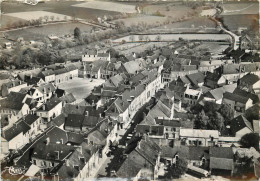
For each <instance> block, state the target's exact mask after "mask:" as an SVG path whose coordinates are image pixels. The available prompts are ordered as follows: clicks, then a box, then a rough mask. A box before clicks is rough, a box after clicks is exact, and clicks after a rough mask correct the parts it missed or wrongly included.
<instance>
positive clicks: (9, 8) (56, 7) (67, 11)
mask: <svg viewBox="0 0 260 181" xmlns="http://www.w3.org/2000/svg"><path fill="white" fill-rule="evenodd" d="M79 3H80V2H77V1H63V2H62V3H60V2H58V3H57V2H55V1H46V2H44V3H38V4H37V5H36V6H31V5H26V4H23V3H11V2H7V1H5V2H2V12H3V13H4V14H7V13H18V12H21V10H22V11H23V12H29V11H47V12H53V13H57V14H62V15H66V16H71V17H75V18H79V19H87V20H94V21H97V17H101V16H104V15H117V14H120V13H119V12H112V11H105V10H98V9H90V8H82V7H75V6H72V5H75V4H79Z"/></svg>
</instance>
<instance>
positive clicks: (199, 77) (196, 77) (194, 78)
mask: <svg viewBox="0 0 260 181" xmlns="http://www.w3.org/2000/svg"><path fill="white" fill-rule="evenodd" d="M186 77H187V78H188V79H189V80H190V81H191V83H192V84H193V85H198V84H199V83H203V82H204V79H205V76H204V75H203V73H201V72H197V73H194V74H189V75H186Z"/></svg>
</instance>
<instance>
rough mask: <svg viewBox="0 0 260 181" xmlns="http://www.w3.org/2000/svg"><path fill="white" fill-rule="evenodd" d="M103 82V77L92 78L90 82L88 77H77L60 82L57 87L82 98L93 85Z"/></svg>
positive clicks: (88, 92) (89, 91)
mask: <svg viewBox="0 0 260 181" xmlns="http://www.w3.org/2000/svg"><path fill="white" fill-rule="evenodd" d="M104 82H105V80H103V79H93V82H90V79H82V78H77V79H73V80H69V81H67V82H64V83H61V84H59V85H58V87H59V88H61V89H64V90H66V91H67V92H69V93H72V94H73V95H74V97H75V98H76V99H83V98H86V97H87V96H88V95H89V94H90V93H91V90H92V89H93V88H94V87H95V86H99V85H100V84H102V83H104Z"/></svg>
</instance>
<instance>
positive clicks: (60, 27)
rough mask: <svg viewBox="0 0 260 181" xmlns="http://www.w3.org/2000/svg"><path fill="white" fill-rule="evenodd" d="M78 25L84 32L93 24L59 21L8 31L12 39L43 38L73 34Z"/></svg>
mask: <svg viewBox="0 0 260 181" xmlns="http://www.w3.org/2000/svg"><path fill="white" fill-rule="evenodd" d="M76 27H79V28H80V30H81V31H82V33H87V32H90V30H91V28H92V27H91V26H89V25H85V24H81V23H59V24H49V25H44V26H41V27H33V28H27V29H21V30H14V31H9V32H6V33H5V34H7V35H8V36H9V38H10V39H17V38H18V37H23V38H24V40H41V39H43V38H44V37H47V36H48V35H58V36H62V35H65V34H73V31H74V29H75V28H76Z"/></svg>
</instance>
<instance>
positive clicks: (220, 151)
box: [209, 147, 234, 159]
mask: <svg viewBox="0 0 260 181" xmlns="http://www.w3.org/2000/svg"><path fill="white" fill-rule="evenodd" d="M209 156H210V157H215V158H228V159H233V156H234V153H233V150H232V147H210V148H209Z"/></svg>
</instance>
